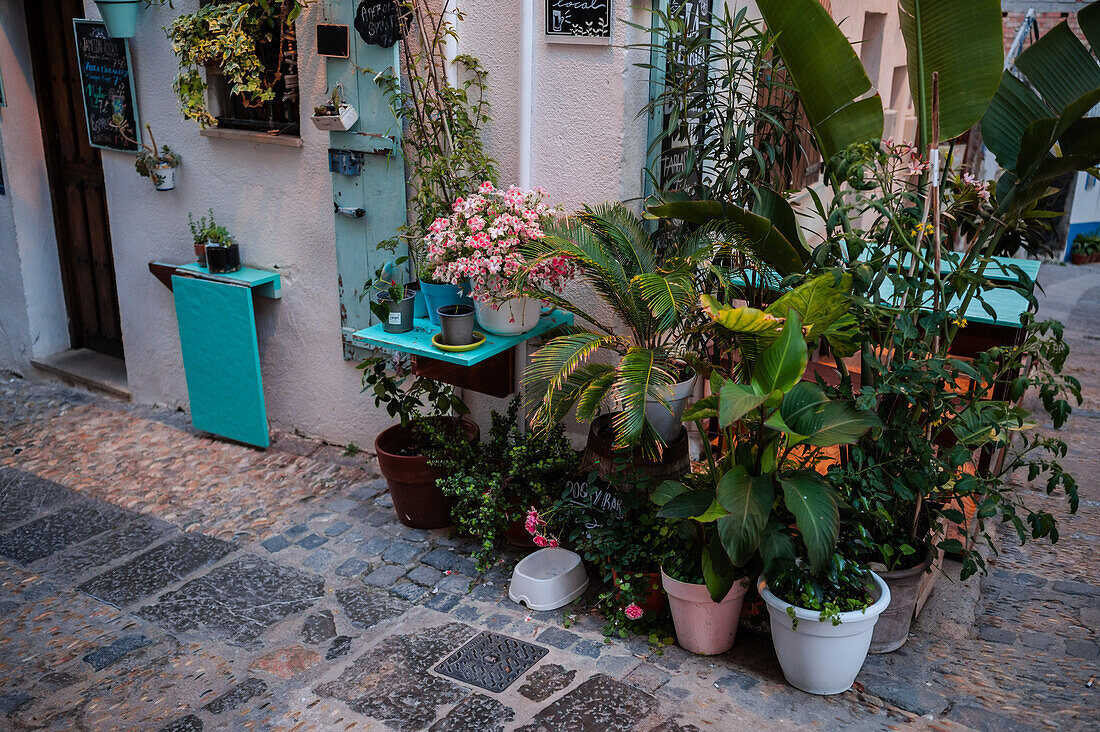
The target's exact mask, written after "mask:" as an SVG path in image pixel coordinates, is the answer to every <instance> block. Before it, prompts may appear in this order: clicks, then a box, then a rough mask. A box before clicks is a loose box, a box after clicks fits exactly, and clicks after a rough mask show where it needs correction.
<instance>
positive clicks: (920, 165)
mask: <svg viewBox="0 0 1100 732" xmlns="http://www.w3.org/2000/svg"><path fill="white" fill-rule="evenodd" d="M886 149H887V150H889V151H890V152H891V153H893V154H894V155H896V156H897V157H898V159H899V160H900V161H901V165H902V170H903V171H904V173H905V175H920V174H921V173H923V172H924V171H926V170H928V167H929V166H930V165H931V163H928V162H926V161H924V160H921V157H920V150H918V149H917V148H916V146H915V145H909V144H906V143H904V142H899V143H895V142H894V141H893V140H886Z"/></svg>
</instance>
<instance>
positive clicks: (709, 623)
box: [661, 569, 749, 656]
mask: <svg viewBox="0 0 1100 732" xmlns="http://www.w3.org/2000/svg"><path fill="white" fill-rule="evenodd" d="M661 585H662V586H663V587H664V588H665V593H666V594H667V595H668V606H669V609H670V610H671V611H672V624H673V625H674V626H675V628H676V642H677V643H679V644H680V647H681V648H683V649H684V650H685V651H690V652H691V653H698V654H699V655H702V656H713V655H715V654H718V653H725V652H726V651H728V650H729V649H730V648H732V647H733V642H734V640H735V639H736V638H737V623H738V621H740V619H741V607H742V605H743V604H744V602H745V593H746V592H748V590H749V582H748V580H744V581H738V582H735V583H734V584H733V587H731V588H730V591H729V592H728V593H727V594H726V597H725V598H724V599H723V600H722V602H715V601H714V600H713V599H711V596H710V590H708V589H707V586H706V585H696V584H690V583H688V582H681V581H679V580H676V579H673V578H672V577H669V576H668V575H667V574H665V572H664V570H663V569H662V570H661Z"/></svg>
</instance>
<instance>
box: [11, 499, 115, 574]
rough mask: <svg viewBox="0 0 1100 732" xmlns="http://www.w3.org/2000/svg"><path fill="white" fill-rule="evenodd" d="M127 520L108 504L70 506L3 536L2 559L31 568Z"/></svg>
mask: <svg viewBox="0 0 1100 732" xmlns="http://www.w3.org/2000/svg"><path fill="white" fill-rule="evenodd" d="M124 520H125V514H124V513H123V512H122V511H121V510H120V509H117V508H115V507H113V506H108V505H106V504H101V505H100V504H96V505H77V506H67V507H65V508H61V509H58V510H57V511H55V512H53V513H51V514H48V515H46V516H42V517H41V518H37V519H35V520H34V521H31V522H29V523H25V524H23V525H21V526H18V527H16V528H14V529H12V530H11V531H8V532H6V533H4V534H0V556H3V557H6V558H8V559H12V560H14V561H16V562H18V563H19V564H23V565H27V564H31V563H32V562H36V561H38V560H39V559H43V558H45V557H48V556H50V555H51V554H56V553H57V552H60V551H62V550H64V549H67V548H69V547H70V546H72V545H73V544H76V543H78V542H82V541H84V540H85V539H89V538H91V537H93V536H95V535H97V534H102V533H103V532H104V531H106V530H108V529H110V528H112V527H114V526H116V525H118V524H120V523H122V521H124Z"/></svg>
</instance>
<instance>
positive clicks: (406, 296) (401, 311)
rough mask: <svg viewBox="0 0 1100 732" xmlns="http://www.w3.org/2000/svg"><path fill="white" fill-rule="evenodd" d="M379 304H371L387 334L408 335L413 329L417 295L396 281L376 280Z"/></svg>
mask: <svg viewBox="0 0 1100 732" xmlns="http://www.w3.org/2000/svg"><path fill="white" fill-rule="evenodd" d="M374 289H377V290H379V292H378V297H377V302H372V303H371V304H370V307H371V310H372V311H373V312H374V314H375V316H376V317H377V318H378V319H379V320H381V321H382V329H383V330H385V331H386V332H387V333H408V332H409V331H410V330H412V329H413V304H414V300H415V299H416V293H415V292H414V291H413V290H412V289H410V288H409V287H407V286H406V285H404V284H402V283H400V282H398V281H397V280H396V279H390V280H381V279H379V280H375V285H374Z"/></svg>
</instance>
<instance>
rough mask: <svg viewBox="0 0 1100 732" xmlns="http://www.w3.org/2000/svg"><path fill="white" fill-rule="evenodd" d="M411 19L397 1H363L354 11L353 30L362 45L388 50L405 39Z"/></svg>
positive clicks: (410, 14)
mask: <svg viewBox="0 0 1100 732" xmlns="http://www.w3.org/2000/svg"><path fill="white" fill-rule="evenodd" d="M411 17H412V11H411V10H410V9H409V8H408V7H407V6H405V5H402V4H400V2H399V0H363V1H362V2H361V3H359V7H358V8H356V10H355V30H357V31H359V37H360V38H362V39H363V42H364V43H370V44H372V45H375V46H381V47H382V48H389V47H390V46H392V45H393V44H395V43H397V41H399V40H400V39H402V38H404V37H405V31H406V29H407V28H408V24H409V21H410V19H411Z"/></svg>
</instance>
